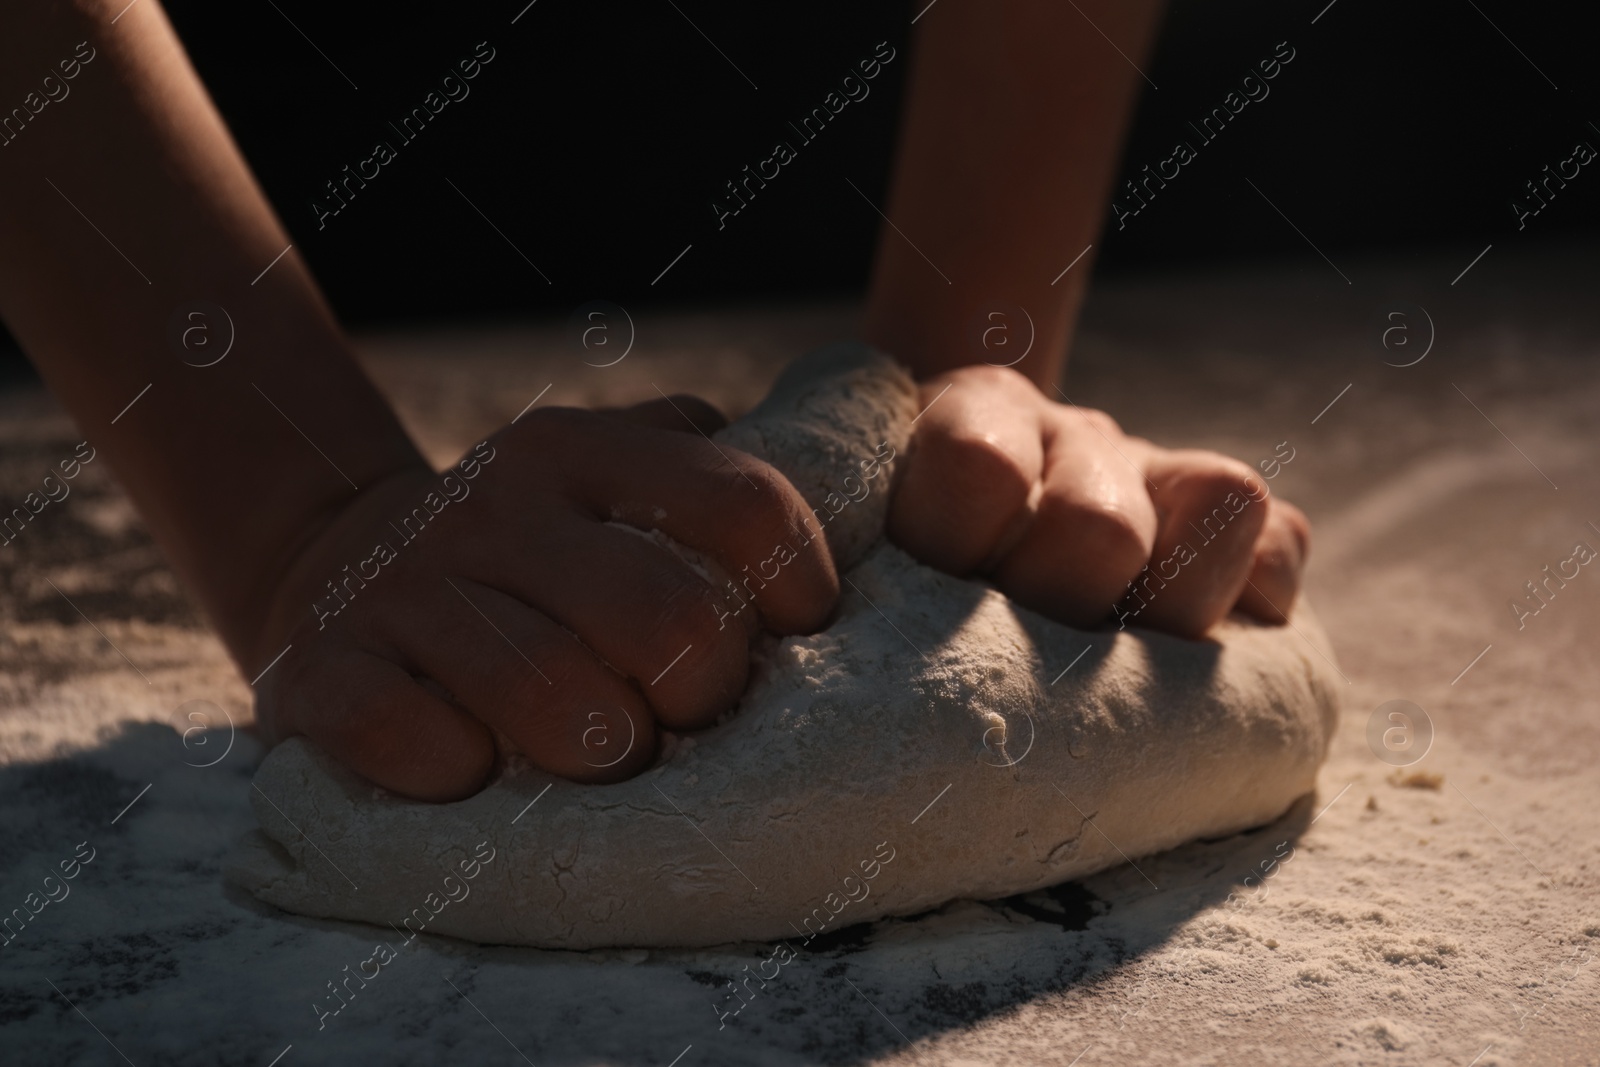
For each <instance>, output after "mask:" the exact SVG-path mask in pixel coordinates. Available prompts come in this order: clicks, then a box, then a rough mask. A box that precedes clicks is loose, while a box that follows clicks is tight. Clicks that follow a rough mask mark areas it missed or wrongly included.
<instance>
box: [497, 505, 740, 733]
mask: <svg viewBox="0 0 1600 1067" xmlns="http://www.w3.org/2000/svg"><path fill="white" fill-rule="evenodd" d="M485 538H486V540H485V542H484V546H483V549H482V551H481V552H476V553H474V561H473V563H472V564H471V565H470V566H471V568H472V569H470V570H468V571H467V573H469V574H470V575H471V576H472V577H473V578H474V579H475V580H476V581H479V582H481V583H483V584H486V585H490V586H493V587H497V588H499V589H502V590H504V591H505V592H506V593H508V594H510V595H511V596H514V597H516V598H517V599H518V600H520V601H521V602H522V603H524V604H526V605H527V606H529V607H531V608H533V609H535V610H537V611H538V612H540V613H542V614H543V615H544V616H547V617H548V618H550V619H552V620H554V621H555V622H556V623H558V624H559V625H560V626H563V627H565V628H566V629H567V630H569V631H571V632H573V633H576V634H580V635H582V638H583V643H584V644H585V645H587V646H588V647H589V648H591V649H593V650H594V652H595V654H597V655H598V656H599V658H600V659H601V660H603V661H604V662H605V663H607V664H609V665H610V666H611V667H613V668H615V669H616V670H617V671H619V672H621V673H622V674H623V675H626V676H627V677H629V678H632V679H633V682H634V685H635V687H636V688H637V691H638V692H639V693H642V694H643V698H644V701H645V702H647V703H648V705H649V709H650V711H651V712H652V713H653V714H654V716H655V717H656V718H657V719H658V720H659V721H660V722H661V723H662V724H663V725H666V726H670V727H673V728H677V729H697V728H700V727H704V726H709V725H710V724H711V723H712V722H714V721H715V720H716V717H717V716H718V715H720V714H721V713H722V712H724V711H726V710H728V709H729V708H731V707H732V706H733V705H734V703H735V702H737V701H738V699H739V696H740V695H741V694H742V693H743V692H744V685H745V681H746V679H747V677H748V675H749V670H750V647H749V641H750V637H751V636H752V635H753V634H754V632H755V631H756V629H757V628H758V627H759V620H758V619H757V617H756V610H755V608H754V606H752V605H749V602H748V601H747V600H744V599H741V598H740V597H738V596H737V595H735V594H734V593H730V592H728V591H727V590H725V589H724V590H721V591H718V590H713V588H712V587H711V584H710V583H709V582H708V581H707V580H706V579H705V578H703V577H701V576H700V575H699V574H696V573H695V572H694V571H693V570H692V569H691V568H690V567H689V566H688V565H687V564H685V563H684V562H683V560H681V559H680V558H679V557H677V556H676V555H674V554H672V553H671V552H669V551H667V550H666V549H665V548H663V547H661V545H660V544H658V543H657V542H656V541H654V540H652V539H651V538H650V537H649V536H648V535H645V534H641V533H638V532H635V531H633V530H631V529H626V528H621V527H617V526H607V525H601V524H598V523H593V522H589V521H587V520H584V519H581V518H578V517H576V516H573V517H571V518H570V519H568V520H567V521H560V520H554V521H553V520H551V519H550V518H549V517H547V516H546V517H541V520H540V524H539V526H538V527H537V528H527V527H518V526H508V527H504V528H501V529H497V530H491V531H488V532H486V534H485ZM513 561H514V562H513ZM741 591H742V588H741Z"/></svg>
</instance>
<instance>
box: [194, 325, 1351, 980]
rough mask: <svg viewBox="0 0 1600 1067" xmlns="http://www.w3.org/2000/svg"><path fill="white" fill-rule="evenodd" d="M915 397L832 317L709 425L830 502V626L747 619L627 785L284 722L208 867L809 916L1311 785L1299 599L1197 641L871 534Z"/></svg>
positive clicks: (438, 907)
mask: <svg viewBox="0 0 1600 1067" xmlns="http://www.w3.org/2000/svg"><path fill="white" fill-rule="evenodd" d="M916 412H917V403H916V392H915V389H914V387H913V386H912V383H911V381H910V380H909V378H908V377H907V376H906V375H905V373H904V372H903V371H902V370H901V369H900V368H899V367H898V366H897V365H895V364H894V363H893V362H891V361H890V360H888V359H887V358H886V357H883V356H881V355H878V354H876V353H874V352H872V351H871V350H869V349H867V348H865V347H864V346H860V345H835V346H831V347H829V348H826V349H823V350H821V351H820V352H817V353H813V354H812V355H810V356H807V357H805V358H804V359H802V360H800V361H798V362H796V363H795V364H794V365H793V366H791V367H790V368H789V369H788V371H786V372H785V374H784V375H783V377H782V378H781V379H780V380H779V382H778V384H777V385H776V386H775V388H774V389H773V392H772V395H771V396H769V397H768V398H767V400H766V401H765V402H764V403H763V404H762V405H761V406H760V407H759V408H757V409H756V410H755V411H754V412H752V413H751V414H750V415H749V416H748V417H746V418H744V419H741V420H739V422H737V423H735V424H734V425H732V426H730V427H729V428H728V429H727V430H725V431H723V432H722V433H721V434H720V435H719V437H720V440H721V441H722V442H723V443H725V444H728V445H732V446H734V447H737V448H740V449H743V450H745V451H747V452H750V453H753V454H755V455H758V456H761V457H763V458H765V459H767V460H769V461H770V462H772V463H774V464H775V465H776V466H778V467H779V468H780V469H782V470H783V471H784V472H785V473H786V474H787V475H788V476H789V477H790V478H791V479H792V480H793V481H794V483H795V485H796V486H797V487H798V488H799V489H800V490H801V492H802V493H804V494H805V496H806V499H807V500H808V501H809V502H811V503H812V505H813V506H814V507H815V508H817V509H818V515H819V521H820V518H821V516H823V515H827V516H829V519H828V522H827V525H826V527H825V529H826V532H827V534H828V538H829V542H830V546H831V547H832V548H833V550H834V552H835V555H836V558H837V559H838V560H839V561H840V568H841V574H842V575H843V576H844V578H845V579H847V581H845V582H844V583H843V585H842V588H843V595H842V596H841V599H840V607H839V612H838V618H837V620H836V621H835V622H833V624H832V625H830V626H829V627H828V628H827V629H826V630H824V631H823V632H821V633H818V634H815V635H813V636H809V637H796V638H785V639H782V640H778V639H773V638H767V639H765V643H764V644H763V645H762V646H761V647H760V648H758V650H757V653H756V655H757V661H758V662H757V666H756V669H755V670H754V671H753V674H752V681H751V684H750V688H749V690H748V692H747V693H746V694H745V697H744V699H743V701H742V702H741V704H740V706H739V708H738V709H737V712H736V713H735V714H733V715H731V716H729V717H728V718H727V719H726V721H724V722H723V723H721V724H720V725H718V726H716V727H714V728H713V729H711V730H708V731H706V732H704V733H702V734H700V735H698V736H687V737H682V738H677V739H672V738H668V739H667V744H666V745H665V746H664V747H663V752H662V755H661V757H660V759H658V761H657V764H656V766H654V767H653V768H652V769H651V770H649V771H647V772H645V773H644V774H642V775H640V776H639V777H637V778H634V779H632V780H630V781H628V782H624V783H621V784H618V785H607V786H582V785H576V784H573V783H569V782H566V781H562V780H560V779H555V778H552V777H551V776H549V775H546V774H544V773H542V772H539V771H536V770H532V769H529V768H526V767H523V768H522V769H520V770H517V769H512V770H508V771H507V772H506V773H505V774H503V775H502V776H501V777H500V778H499V779H498V780H497V781H495V782H494V783H493V784H492V785H490V786H489V787H488V788H487V789H485V790H484V791H483V792H482V793H479V794H478V795H477V796H475V797H472V798H470V799H468V800H464V801H461V802H459V803H454V804H444V805H430V804H423V803H417V802H413V801H408V800H403V799H401V798H398V797H395V796H392V795H390V794H387V793H385V792H383V791H382V790H378V789H376V788H374V787H373V786H372V785H371V784H369V783H367V782H365V781H363V780H362V779H360V778H358V777H356V776H355V775H353V774H351V773H350V772H348V771H346V770H345V769H344V768H342V767H340V766H339V765H338V764H336V763H334V762H333V761H332V760H331V759H329V758H328V757H327V756H326V755H325V754H323V753H322V752H321V751H320V750H318V749H316V748H315V747H313V746H312V745H311V744H309V743H307V742H306V741H304V740H303V739H294V740H290V741H287V742H285V743H284V744H282V745H279V746H278V747H277V748H276V749H275V750H273V751H272V753H271V754H270V755H268V756H267V758H266V760H265V761H264V762H263V763H262V765H261V768H260V770H259V771H258V772H257V774H256V779H255V786H256V788H254V789H252V790H251V800H252V802H253V803H254V806H255V812H256V817H257V818H258V819H259V821H260V824H261V829H260V830H259V831H255V832H252V834H250V835H249V836H248V837H246V838H245V839H244V840H243V841H242V842H241V843H240V844H239V846H238V847H237V848H236V849H235V851H234V854H233V856H232V857H231V858H230V862H229V863H228V865H227V868H226V877H227V878H228V879H229V880H230V881H232V882H233V883H234V884H236V885H239V886H242V887H243V888H245V889H247V890H248V891H249V892H251V893H253V894H254V895H255V896H257V897H259V898H260V899H262V900H265V901H268V902H270V903H272V904H275V905H277V906H278V907H280V908H284V909H287V910H289V911H293V912H298V913H300V914H303V915H312V916H318V917H324V918H338V919H355V920H362V921H366V922H371V923H376V924H379V925H382V926H388V925H392V926H393V927H395V928H396V929H400V930H404V931H406V932H407V934H408V936H409V934H410V933H411V932H414V931H417V930H421V929H426V930H427V931H428V932H431V933H443V934H450V935H453V936H456V937H461V938H467V939H470V940H473V941H480V942H490V943H496V944H518V945H535V946H540V947H545V948H565V949H587V948H596V947H602V946H704V945H712V944H721V943H727V942H736V941H751V940H759V941H770V940H775V939H791V940H802V941H803V940H805V939H807V938H808V937H809V936H813V935H815V934H816V933H818V932H822V931H831V930H836V929H838V928H840V927H843V926H845V925H848V924H851V923H857V922H862V921H864V920H870V919H877V918H880V917H882V916H886V915H905V914H911V913H916V912H920V911H924V910H927V909H929V908H933V907H936V906H938V905H941V904H943V903H946V902H948V901H950V900H953V899H957V898H977V899H987V898H994V897H1002V896H1008V895H1011V894H1014V893H1021V892H1025V891H1028V890H1033V889H1037V888H1040V887H1042V886H1047V885H1051V884H1054V883H1057V882H1061V881H1065V880H1068V879H1072V878H1078V877H1082V876H1084V875H1087V874H1089V873H1091V872H1094V871H1098V870H1102V869H1104V868H1107V867H1113V866H1116V865H1119V864H1124V863H1127V862H1129V860H1130V859H1132V860H1134V861H1137V860H1138V859H1139V858H1140V857H1143V856H1147V855H1149V854H1151V853H1154V852H1157V851H1160V850H1162V849H1166V848H1171V847H1173V846H1175V845H1178V844H1180V843H1182V842H1185V841H1188V840H1191V839H1193V838H1196V837H1201V836H1205V837H1215V836H1219V835H1224V834H1228V833H1231V832H1235V831H1239V830H1243V829H1246V828H1249V827H1252V826H1257V825H1260V824H1263V823H1266V822H1269V821H1271V820H1272V819H1274V818H1276V817H1277V816H1278V815H1280V814H1281V813H1282V812H1284V811H1285V810H1286V809H1287V808H1288V807H1289V805H1290V804H1292V803H1293V802H1294V801H1295V799H1296V798H1298V797H1300V796H1301V795H1303V794H1305V793H1307V792H1310V791H1311V789H1312V788H1313V783H1314V779H1315V775H1316V770H1317V767H1318V765H1319V764H1320V763H1321V761H1322V758H1323V756H1324V754H1325V752H1326V750H1327V746H1328V742H1329V739H1330V737H1331V735H1332V732H1333V729H1334V725H1335V722H1336V719H1337V713H1338V709H1337V693H1338V690H1337V687H1336V683H1335V680H1334V679H1333V678H1332V674H1333V665H1332V662H1331V660H1330V659H1328V658H1327V656H1328V653H1327V642H1326V638H1325V637H1324V636H1323V635H1322V632H1321V629H1320V628H1319V627H1318V626H1317V624H1316V622H1315V620H1314V619H1313V618H1312V616H1311V613H1310V611H1309V610H1308V609H1307V608H1306V607H1305V606H1304V605H1303V602H1302V606H1301V607H1300V608H1298V609H1297V611H1296V612H1295V617H1294V620H1293V621H1294V626H1293V628H1290V627H1270V626H1264V625H1259V624H1255V623H1251V622H1248V621H1244V620H1241V619H1238V618H1236V617H1235V618H1230V619H1228V620H1226V621H1225V622H1224V623H1223V624H1222V625H1220V626H1219V627H1218V628H1217V630H1216V631H1215V633H1214V638H1215V639H1214V640H1211V641H1203V642H1193V641H1185V640H1181V639H1178V638H1174V637H1168V636H1165V635H1162V634H1155V633H1149V632H1145V631H1140V630H1135V629H1129V630H1126V631H1121V632H1118V631H1115V630H1105V631H1095V632H1084V631H1079V630H1074V629H1072V628H1070V627H1066V626H1062V625H1059V624H1057V623H1054V622H1050V621H1048V620H1046V619H1043V618H1041V617H1040V616H1038V615H1035V614H1033V613H1032V612H1030V611H1027V610H1026V609H1024V608H1021V607H1019V606H1017V605H1015V604H1013V603H1011V602H1010V601H1009V600H1007V599H1006V598H1005V597H1004V596H1003V595H1001V594H1000V593H998V592H997V591H995V590H994V589H992V588H990V587H989V586H987V585H985V584H984V583H982V582H978V581H969V580H964V579H960V578H953V577H950V576H948V575H945V574H941V573H939V572H937V571H934V570H931V569H929V568H927V567H924V566H922V565H920V564H918V563H917V562H915V561H914V560H912V559H911V558H910V557H909V556H907V555H906V554H905V553H903V552H901V551H900V550H899V549H897V548H895V547H894V546H893V545H890V544H888V543H887V542H886V541H884V540H883V538H882V536H881V534H882V530H883V524H884V514H885V508H886V504H887V500H888V495H889V494H888V489H889V482H890V474H891V472H890V470H889V469H887V468H886V467H883V466H877V467H873V466H872V465H871V464H870V463H869V465H868V467H867V468H863V466H862V462H863V461H864V460H867V461H871V460H874V458H875V457H880V456H881V457H887V456H888V455H889V454H890V452H891V450H892V452H893V453H894V454H896V455H898V454H903V452H904V450H905V447H906V442H907V439H908V437H909V435H910V431H911V420H912V418H913V417H914V416H915V415H916ZM890 466H892V463H891V464H890ZM869 472H870V473H871V474H873V475H874V476H873V477H868V476H867V475H868V473H869ZM830 494H833V495H832V496H830ZM1312 642H1315V643H1316V645H1317V646H1318V648H1321V649H1322V651H1320V652H1319V651H1318V649H1317V648H1313V647H1312ZM513 767H515V765H513ZM530 804H531V805H532V806H531V807H530V806H529V805H530ZM486 856H487V857H489V858H488V859H485V857H486ZM1148 867H1149V865H1145V868H1144V869H1145V870H1146V871H1148ZM469 870H470V871H471V872H472V873H471V874H470V875H468V874H467V872H468V871H469Z"/></svg>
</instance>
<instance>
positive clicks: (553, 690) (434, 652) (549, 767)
mask: <svg viewBox="0 0 1600 1067" xmlns="http://www.w3.org/2000/svg"><path fill="white" fill-rule="evenodd" d="M417 602H418V604H419V608H418V610H417V611H416V612H415V613H414V615H412V616H411V617H408V618H405V619H403V620H400V619H397V620H393V621H392V622H385V623H380V624H379V625H380V629H381V630H391V629H392V634H391V633H386V634H385V636H389V637H391V638H392V639H393V640H394V641H395V643H396V647H397V648H399V650H400V651H401V652H402V653H404V654H405V656H406V658H407V659H408V660H409V661H410V662H411V663H412V664H413V665H414V666H415V667H416V669H417V670H418V671H420V672H423V673H425V674H426V675H427V676H428V677H429V678H432V679H434V680H436V681H437V682H438V683H439V684H440V685H442V686H444V687H445V688H446V689H447V690H449V692H450V694H451V696H452V697H453V698H454V700H455V702H456V703H457V704H458V705H460V706H461V707H463V708H465V709H466V710H467V711H469V712H470V713H471V714H472V715H473V716H475V717H476V718H478V719H479V720H481V721H482V722H483V723H485V724H486V725H488V726H492V727H494V728H495V729H496V730H499V731H500V732H501V733H502V734H504V735H505V736H506V737H508V738H510V740H511V742H512V744H513V745H515V746H516V748H517V750H518V751H519V752H521V753H522V754H523V755H525V756H527V757H528V759H529V760H531V761H532V762H533V763H534V764H535V765H536V766H538V767H539V768H540V769H542V770H546V771H549V772H550V773H551V774H557V775H560V776H561V777H563V778H568V779H571V780H573V781H579V782H613V781H620V780H621V779H623V778H627V777H629V776H631V775H633V774H635V773H637V772H638V771H639V770H641V769H642V768H643V767H644V766H645V765H646V764H647V763H648V762H649V761H650V759H651V757H652V756H653V755H654V754H655V723H654V720H653V719H652V718H651V715H650V712H649V709H648V708H647V707H646V706H645V703H644V701H643V700H642V699H641V698H640V697H639V694H638V692H637V691H636V690H635V689H634V688H633V686H632V685H630V684H629V683H628V681H627V679H625V678H623V677H621V676H620V675H618V674H617V673H616V672H615V671H613V670H611V669H609V668H608V667H606V666H605V665H604V664H603V663H601V662H600V661H599V660H598V659H596V658H595V656H594V655H593V653H591V652H589V650H587V649H586V648H584V647H583V645H582V644H580V643H579V642H578V641H577V640H576V639H575V638H574V637H573V636H572V635H571V634H570V633H567V632H566V631H564V630H563V629H561V627H560V626H558V625H556V624H555V623H554V622H552V621H551V620H550V619H548V618H546V617H544V616H543V615H542V614H541V613H539V612H538V611H535V610H533V609H531V608H529V607H528V606H527V605H525V604H523V603H521V602H520V601H518V600H516V599H515V598H513V597H511V596H507V595H506V594H505V593H502V592H499V591H497V590H495V589H491V588H488V587H486V586H483V585H480V584H478V583H477V582H474V581H471V580H469V579H466V578H453V579H452V578H441V579H440V580H439V581H438V583H437V587H436V588H435V589H434V591H433V592H431V593H420V592H419V594H418V595H417ZM597 727H598V731H599V732H598V733H596V732H591V731H594V730H595V729H596V728H597ZM613 741H614V742H615V743H611V742H613Z"/></svg>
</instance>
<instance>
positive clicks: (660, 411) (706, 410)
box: [595, 393, 728, 436]
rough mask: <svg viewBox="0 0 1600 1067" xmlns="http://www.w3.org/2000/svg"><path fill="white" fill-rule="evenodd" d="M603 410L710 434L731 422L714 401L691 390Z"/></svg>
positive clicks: (656, 424) (664, 426) (643, 423)
mask: <svg viewBox="0 0 1600 1067" xmlns="http://www.w3.org/2000/svg"><path fill="white" fill-rule="evenodd" d="M595 410H596V411H598V412H599V413H600V414H603V415H610V416H612V417H613V418H619V419H626V420H628V421H629V422H633V423H637V424H638V425H640V426H650V427H653V428H654V429H657V430H677V431H680V432H683V433H699V434H705V435H708V436H709V435H710V434H714V433H716V432H717V431H718V430H720V429H722V428H723V427H724V426H726V425H728V418H727V416H725V415H724V414H723V413H722V412H720V411H718V410H717V409H716V407H715V406H714V405H712V404H711V403H710V402H708V401H705V400H702V399H700V398H699V397H697V396H691V395H689V394H688V393H674V394H673V395H672V396H664V397H658V398H657V399H655V400H646V401H643V402H642V403H638V404H634V405H632V406H631V407H625V408H596V409H595Z"/></svg>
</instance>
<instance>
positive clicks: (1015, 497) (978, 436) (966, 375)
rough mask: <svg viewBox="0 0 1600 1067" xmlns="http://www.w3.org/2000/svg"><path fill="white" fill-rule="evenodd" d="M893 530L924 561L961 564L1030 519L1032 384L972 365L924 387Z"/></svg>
mask: <svg viewBox="0 0 1600 1067" xmlns="http://www.w3.org/2000/svg"><path fill="white" fill-rule="evenodd" d="M922 395H923V403H924V404H926V405H928V406H927V407H925V409H924V410H923V413H922V414H921V415H920V416H918V426H917V428H916V435H915V436H914V437H913V438H912V440H911V447H910V451H909V453H908V456H907V459H906V462H905V465H904V468H903V470H902V473H901V478H900V483H899V485H897V486H896V487H895V491H894V499H893V501H892V502H891V503H890V506H889V522H888V533H889V537H890V539H891V540H893V541H894V542H895V543H896V544H898V545H899V546H900V547H901V548H903V549H905V550H906V551H907V552H909V553H911V555H913V556H915V557H916V558H917V559H919V560H921V561H922V562H924V563H926V564H928V565H930V566H933V567H937V568H939V569H940V570H942V571H945V572H947V573H950V574H967V573H969V572H971V571H973V570H976V569H977V568H979V567H980V566H981V565H982V564H983V563H984V562H985V561H988V560H990V559H991V558H998V557H999V556H1001V555H1003V554H1004V552H1005V551H1006V550H1007V549H1008V548H1009V547H1010V543H1011V542H1015V541H1016V540H1017V538H1018V537H1020V536H1021V535H1022V533H1023V532H1024V531H1025V530H1026V529H1027V527H1028V526H1029V525H1030V524H1031V520H1032V517H1033V514H1032V510H1033V507H1034V506H1035V504H1036V503H1037V500H1038V491H1039V488H1040V482H1039V478H1040V475H1041V473H1042V472H1043V470H1044V447H1043V444H1042V434H1041V429H1040V423H1039V420H1040V418H1041V417H1042V411H1041V409H1042V407H1043V405H1042V403H1041V398H1040V397H1039V392H1038V390H1037V389H1036V388H1034V386H1033V384H1032V383H1031V382H1029V381H1028V380H1027V379H1026V378H1023V377H1022V375H1020V374H1018V373H1016V372H1015V371H1010V370H1004V369H1001V368H988V367H974V368H970V369H967V370H961V371H956V372H955V373H953V374H946V375H941V376H940V377H939V378H936V379H934V380H933V381H932V382H929V383H928V384H927V385H926V386H924V387H923V390H922Z"/></svg>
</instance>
